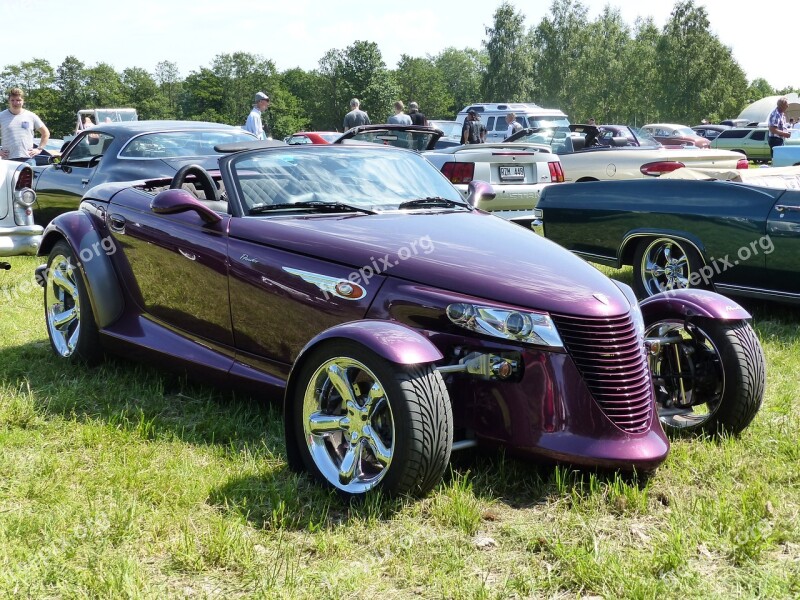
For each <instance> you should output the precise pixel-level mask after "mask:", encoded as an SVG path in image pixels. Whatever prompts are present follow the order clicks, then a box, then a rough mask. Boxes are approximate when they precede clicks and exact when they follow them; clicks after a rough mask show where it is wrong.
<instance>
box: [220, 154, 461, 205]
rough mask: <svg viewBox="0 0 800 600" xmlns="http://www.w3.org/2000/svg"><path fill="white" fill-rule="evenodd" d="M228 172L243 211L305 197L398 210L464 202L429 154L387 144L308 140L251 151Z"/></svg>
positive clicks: (234, 163)
mask: <svg viewBox="0 0 800 600" xmlns="http://www.w3.org/2000/svg"><path fill="white" fill-rule="evenodd" d="M230 172H231V175H232V177H233V179H234V181H235V183H236V185H237V187H238V190H239V192H240V197H241V198H242V202H243V209H244V212H245V214H251V213H252V214H256V213H263V211H264V210H265V208H266V207H267V206H268V205H281V206H285V205H291V204H296V203H301V202H302V203H321V204H342V205H347V206H350V207H354V208H358V209H362V210H368V211H385V210H397V209H398V207H399V206H400V205H401V204H404V203H407V202H412V201H414V200H420V199H431V200H439V201H443V202H442V204H444V203H446V202H454V203H459V204H463V203H464V198H463V197H462V196H461V194H460V193H459V192H458V190H456V189H455V188H454V187H453V186H452V185H451V184H450V182H449V181H447V179H445V178H444V176H442V174H441V173H440V172H439V171H438V170H437V169H436V168H435V167H434V166H433V165H431V163H429V162H428V161H427V160H426V159H425V158H423V157H422V156H420V155H418V154H415V153H412V152H401V151H397V150H393V149H389V148H386V149H384V148H371V147H367V146H355V145H344V146H342V145H330V146H325V145H317V146H310V145H309V146H289V147H287V148H286V149H284V148H281V149H269V150H260V151H253V152H247V153H244V154H242V155H239V156H236V157H234V158H233V160H232V162H231V168H230Z"/></svg>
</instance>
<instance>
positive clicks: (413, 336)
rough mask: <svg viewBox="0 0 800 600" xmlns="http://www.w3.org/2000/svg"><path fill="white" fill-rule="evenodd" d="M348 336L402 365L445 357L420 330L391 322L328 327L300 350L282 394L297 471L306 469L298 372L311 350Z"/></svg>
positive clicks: (289, 453)
mask: <svg viewBox="0 0 800 600" xmlns="http://www.w3.org/2000/svg"><path fill="white" fill-rule="evenodd" d="M334 339H345V340H350V341H353V342H356V343H359V344H361V345H363V346H366V347H367V348H369V350H371V351H372V352H374V353H375V354H377V355H378V356H380V357H381V358H383V359H385V360H388V361H389V362H393V363H396V364H400V365H414V364H423V363H432V362H436V361H438V360H441V359H442V358H444V356H443V355H442V353H441V352H440V351H439V349H438V348H437V347H436V346H434V344H433V342H431V341H430V340H429V339H428V338H426V337H425V336H423V335H422V334H420V333H419V332H418V331H416V330H414V329H412V328H410V327H408V326H406V325H401V324H400V323H394V322H392V321H378V320H363V321H351V322H349V323H342V324H341V325H336V326H334V327H331V328H330V329H326V330H325V331H323V332H322V333H320V334H319V335H317V336H316V337H314V338H313V339H312V340H311V341H310V342H308V343H307V344H306V345H305V347H304V348H303V349H302V350H301V351H300V354H299V355H298V357H297V360H295V362H294V365H293V366H292V371H291V373H289V380H288V381H287V383H286V393H285V395H284V397H283V415H284V416H283V424H284V431H285V435H286V456H287V461H288V463H289V466H290V467H291V468H292V469H294V470H296V471H301V470H302V469H303V464H302V459H301V458H300V454H299V453H298V451H297V443H298V442H299V440H297V438H296V436H295V429H294V419H295V413H294V410H295V408H296V407H295V405H294V404H295V403H294V402H292V398H294V396H295V387H296V385H297V377H298V375H297V374H298V373H299V372H300V371H301V370H302V366H303V364H304V363H305V360H306V358H307V356H308V354H309V352H310V351H311V350H312V349H314V348H316V347H317V346H319V345H320V344H323V343H325V342H326V341H329V340H334Z"/></svg>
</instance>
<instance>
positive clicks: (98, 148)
mask: <svg viewBox="0 0 800 600" xmlns="http://www.w3.org/2000/svg"><path fill="white" fill-rule="evenodd" d="M113 139H114V138H113V137H112V136H110V135H108V134H107V133H100V132H87V133H85V134H84V135H83V137H82V138H81V139H79V140H78V142H77V143H76V144H74V145H73V146H72V148H70V151H69V153H68V154H67V155H66V156H65V157H63V158H62V160H61V163H62V164H68V165H72V166H76V167H88V166H91V165H92V164H96V162H97V161H98V160H99V157H101V156H102V155H103V154H104V153H105V151H106V149H107V148H108V147H109V146H110V145H111V142H112V140H113Z"/></svg>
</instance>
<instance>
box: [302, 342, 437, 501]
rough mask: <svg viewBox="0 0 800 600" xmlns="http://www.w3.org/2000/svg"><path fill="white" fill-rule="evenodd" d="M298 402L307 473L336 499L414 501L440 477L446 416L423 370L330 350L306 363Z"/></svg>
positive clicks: (433, 377)
mask: <svg viewBox="0 0 800 600" xmlns="http://www.w3.org/2000/svg"><path fill="white" fill-rule="evenodd" d="M296 401H297V407H296V408H295V409H294V411H293V414H294V415H295V419H296V422H297V425H296V427H297V429H296V431H297V437H298V440H299V443H298V445H299V450H300V453H301V455H302V456H303V461H304V463H305V466H306V468H307V469H308V470H309V471H311V472H312V473H313V474H314V475H316V476H317V477H318V478H319V479H321V480H322V481H324V482H325V483H327V484H328V485H331V486H333V487H334V488H336V489H338V490H341V491H342V492H345V493H347V494H351V495H360V494H364V493H366V492H368V491H369V490H371V489H373V488H376V487H380V488H381V489H383V490H384V491H386V492H387V493H389V494H406V493H411V494H418V495H420V494H424V493H426V492H428V491H429V490H430V489H431V488H432V487H433V486H434V485H436V484H437V483H438V482H439V480H440V479H441V477H442V475H443V474H444V470H445V468H446V466H447V463H448V461H449V457H450V449H451V446H452V438H453V423H452V414H451V407H450V402H449V398H448V396H447V391H446V389H445V386H444V381H443V380H442V378H441V375H440V374H439V373H438V372H436V371H435V370H433V368H432V367H430V366H429V365H417V366H411V367H404V366H400V365H395V364H393V363H390V362H388V361H385V360H383V359H382V358H380V357H378V356H375V355H374V354H373V353H371V352H369V351H368V350H367V349H366V348H364V347H363V346H360V345H359V344H356V343H354V342H337V343H331V344H328V345H326V346H323V347H321V348H318V349H317V350H316V351H314V352H313V353H312V355H311V356H310V357H309V359H308V360H306V361H305V363H304V366H303V367H302V369H301V372H300V378H299V380H298V386H297V396H296Z"/></svg>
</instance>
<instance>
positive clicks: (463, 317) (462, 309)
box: [447, 302, 473, 325]
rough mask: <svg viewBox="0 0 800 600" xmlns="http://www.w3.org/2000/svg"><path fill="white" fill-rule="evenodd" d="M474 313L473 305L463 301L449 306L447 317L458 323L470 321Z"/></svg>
mask: <svg viewBox="0 0 800 600" xmlns="http://www.w3.org/2000/svg"><path fill="white" fill-rule="evenodd" d="M472 313H473V310H472V306H471V305H469V304H463V303H461V302H457V303H455V304H451V305H449V306H448V307H447V318H448V319H450V320H451V321H452V322H453V323H455V324H457V325H458V324H461V323H464V322H466V321H468V320H469V318H470V317H471V316H472Z"/></svg>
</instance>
